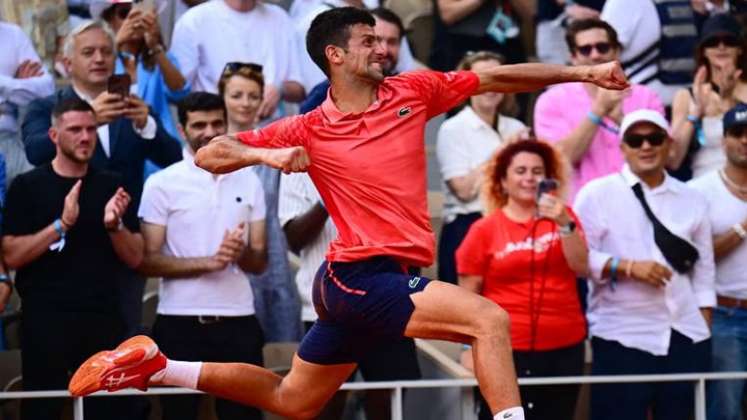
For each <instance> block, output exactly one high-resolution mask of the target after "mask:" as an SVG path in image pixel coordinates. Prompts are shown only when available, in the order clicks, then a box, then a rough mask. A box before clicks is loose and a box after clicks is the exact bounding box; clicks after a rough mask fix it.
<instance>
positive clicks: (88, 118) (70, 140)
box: [49, 111, 96, 163]
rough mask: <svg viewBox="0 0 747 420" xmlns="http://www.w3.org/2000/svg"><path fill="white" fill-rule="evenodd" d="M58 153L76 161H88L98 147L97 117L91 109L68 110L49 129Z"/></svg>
mask: <svg viewBox="0 0 747 420" xmlns="http://www.w3.org/2000/svg"><path fill="white" fill-rule="evenodd" d="M49 137H50V138H51V139H52V142H53V143H54V144H56V145H57V153H59V154H62V155H63V156H65V157H66V158H68V159H70V160H71V161H73V162H76V163H88V161H89V160H91V156H93V151H94V149H95V148H96V117H95V116H94V115H93V112H90V111H68V112H66V113H64V114H62V115H60V117H59V118H57V121H55V123H54V124H53V125H52V127H51V128H50V129H49Z"/></svg>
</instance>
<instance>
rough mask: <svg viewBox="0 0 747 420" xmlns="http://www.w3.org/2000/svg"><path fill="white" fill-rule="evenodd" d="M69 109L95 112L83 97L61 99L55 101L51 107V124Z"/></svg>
mask: <svg viewBox="0 0 747 420" xmlns="http://www.w3.org/2000/svg"><path fill="white" fill-rule="evenodd" d="M70 111H80V112H90V113H92V114H96V111H94V110H93V107H92V106H91V105H89V104H88V102H86V101H84V100H83V99H80V98H78V97H75V98H68V99H63V100H61V101H59V102H57V103H56V104H55V105H54V108H52V124H55V122H57V121H58V120H59V119H60V117H61V116H62V115H63V114H65V113H66V112H70Z"/></svg>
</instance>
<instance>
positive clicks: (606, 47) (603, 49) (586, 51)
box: [576, 42, 612, 57]
mask: <svg viewBox="0 0 747 420" xmlns="http://www.w3.org/2000/svg"><path fill="white" fill-rule="evenodd" d="M611 49H612V44H610V43H609V42H597V43H596V44H589V45H578V46H576V51H578V52H579V54H581V55H583V56H584V57H588V56H590V55H591V50H597V52H598V53H599V54H607V53H608V52H610V50H611Z"/></svg>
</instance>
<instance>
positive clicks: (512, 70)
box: [475, 61, 629, 93]
mask: <svg viewBox="0 0 747 420" xmlns="http://www.w3.org/2000/svg"><path fill="white" fill-rule="evenodd" d="M475 73H476V74H477V76H478V77H479V78H480V86H479V88H478V89H477V92H476V93H483V92H507V93H513V92H531V91H535V90H537V89H541V88H544V87H545V86H548V85H552V84H555V83H568V82H587V83H594V84H595V85H597V86H601V87H603V88H605V89H615V90H622V89H625V88H627V87H628V86H629V83H628V79H627V77H625V73H624V72H623V70H622V67H621V66H620V63H618V62H617V61H611V62H609V63H604V64H597V65H594V66H563V65H559V64H543V63H524V64H510V65H503V66H495V67H492V68H488V69H485V70H483V71H478V72H475Z"/></svg>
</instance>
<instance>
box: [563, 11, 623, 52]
mask: <svg viewBox="0 0 747 420" xmlns="http://www.w3.org/2000/svg"><path fill="white" fill-rule="evenodd" d="M589 29H602V30H604V31H605V32H607V40H608V41H609V43H610V44H612V46H613V47H614V48H621V47H622V45H621V44H620V41H619V40H618V39H617V31H616V30H615V28H613V27H612V26H611V25H610V24H609V23H607V22H605V21H603V20H601V19H581V20H574V21H573V22H571V24H570V25H568V29H566V31H565V42H566V44H568V49H569V50H570V51H571V54H572V53H573V52H574V51H575V50H576V35H578V33H579V32H583V31H588V30H589Z"/></svg>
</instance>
